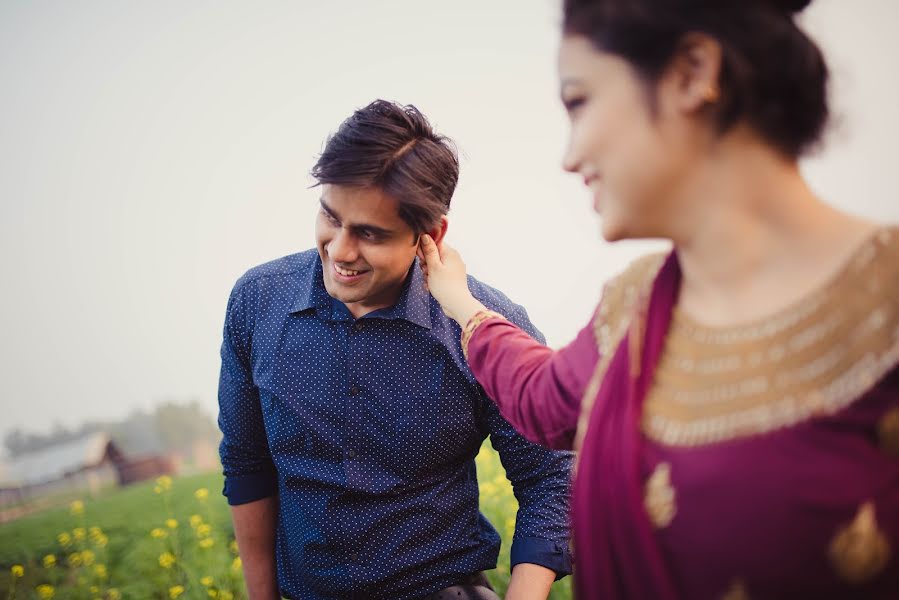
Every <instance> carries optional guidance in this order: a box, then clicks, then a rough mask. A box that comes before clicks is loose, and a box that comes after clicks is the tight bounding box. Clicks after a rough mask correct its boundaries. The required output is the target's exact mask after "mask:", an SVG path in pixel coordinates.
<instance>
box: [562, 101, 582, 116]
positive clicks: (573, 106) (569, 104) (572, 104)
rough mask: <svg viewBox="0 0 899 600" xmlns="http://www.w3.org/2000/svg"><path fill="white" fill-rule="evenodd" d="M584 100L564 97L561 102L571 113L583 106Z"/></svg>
mask: <svg viewBox="0 0 899 600" xmlns="http://www.w3.org/2000/svg"><path fill="white" fill-rule="evenodd" d="M584 101H585V100H584V98H566V99H565V100H562V104H563V105H564V106H565V110H567V111H568V112H569V113H571V112H574V111H575V110H577V109H578V108H580V107H581V106H583V104H584Z"/></svg>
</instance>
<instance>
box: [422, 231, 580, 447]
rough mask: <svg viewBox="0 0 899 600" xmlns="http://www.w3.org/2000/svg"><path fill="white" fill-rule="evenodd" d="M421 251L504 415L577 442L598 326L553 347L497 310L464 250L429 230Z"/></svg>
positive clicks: (521, 427)
mask: <svg viewBox="0 0 899 600" xmlns="http://www.w3.org/2000/svg"><path fill="white" fill-rule="evenodd" d="M421 250H422V254H423V258H424V261H423V265H424V269H425V274H426V276H427V281H428V288H429V290H430V292H431V294H432V295H433V296H434V298H436V299H437V301H438V302H440V305H441V307H442V308H443V311H444V312H445V313H446V314H447V315H448V316H449V317H450V318H452V319H453V320H455V321H456V322H457V323H459V324H460V326H462V327H463V331H464V334H463V347H465V348H466V349H467V357H468V363H469V366H470V367H471V371H472V373H473V374H474V376H475V378H477V380H478V382H479V383H480V384H481V385H482V386H483V387H484V390H485V391H486V393H487V395H488V396H489V397H490V398H491V399H492V400H493V401H494V402H496V404H497V406H498V407H499V409H500V412H501V413H502V415H503V417H505V418H506V420H508V421H509V422H510V423H511V424H512V426H513V427H515V429H516V430H518V431H519V432H520V433H521V434H522V435H523V436H524V437H526V438H527V439H529V440H531V441H533V442H536V443H538V444H541V445H544V446H548V447H551V448H558V449H561V448H565V449H569V448H571V446H572V444H573V440H574V433H575V430H576V428H577V420H578V416H579V410H580V403H581V396H582V395H583V393H584V390H585V389H586V387H587V382H588V380H589V379H590V376H591V375H592V372H593V367H594V365H595V364H596V362H597V359H598V351H597V346H596V342H595V337H594V334H593V328H592V326H587V327H585V328H584V329H583V330H582V331H581V332H580V334H578V336H577V338H575V340H574V341H573V342H572V343H571V344H569V345H568V346H567V347H565V348H563V349H562V350H559V351H553V350H551V349H550V348H547V347H546V346H544V345H543V344H541V343H539V342H537V341H535V340H534V339H533V338H531V336H529V335H528V334H527V333H525V332H524V331H522V330H521V329H519V328H518V327H516V326H515V325H513V324H512V323H510V322H509V321H507V320H505V319H504V318H502V317H501V316H492V317H491V316H490V313H489V311H488V310H487V309H486V307H484V305H483V304H481V303H480V302H479V301H478V300H477V299H475V298H474V296H472V294H471V292H470V291H469V289H468V282H467V277H466V273H465V264H464V263H463V262H462V259H461V257H460V256H459V253H458V252H456V251H455V250H454V249H452V248H450V247H449V246H446V245H445V244H442V245H441V246H440V247H439V248H438V247H437V245H436V244H434V241H433V240H432V239H431V238H430V237H429V236H427V235H424V236H422V246H421ZM494 314H495V313H494ZM485 317H487V318H485ZM466 342H467V344H466Z"/></svg>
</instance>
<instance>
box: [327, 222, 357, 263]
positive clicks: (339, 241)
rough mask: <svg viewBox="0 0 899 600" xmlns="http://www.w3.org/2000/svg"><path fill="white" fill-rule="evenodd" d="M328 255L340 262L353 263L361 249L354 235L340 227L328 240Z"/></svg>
mask: <svg viewBox="0 0 899 600" xmlns="http://www.w3.org/2000/svg"><path fill="white" fill-rule="evenodd" d="M328 256H330V257H331V260H333V261H334V262H338V263H353V262H355V261H356V259H357V258H358V257H359V249H358V246H357V244H356V241H355V239H354V237H353V235H352V234H351V233H349V232H347V231H346V230H344V229H339V230H337V232H336V233H335V234H334V237H333V238H331V241H330V242H328Z"/></svg>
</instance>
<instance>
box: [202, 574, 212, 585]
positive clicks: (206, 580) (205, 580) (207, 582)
mask: <svg viewBox="0 0 899 600" xmlns="http://www.w3.org/2000/svg"><path fill="white" fill-rule="evenodd" d="M213 581H214V580H213V579H212V576H211V575H207V576H206V577H201V578H200V583H202V584H203V585H204V586H206V587H211V586H212V582H213Z"/></svg>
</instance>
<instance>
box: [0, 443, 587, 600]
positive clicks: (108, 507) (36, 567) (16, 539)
mask: <svg viewBox="0 0 899 600" xmlns="http://www.w3.org/2000/svg"><path fill="white" fill-rule="evenodd" d="M478 479H479V481H480V484H481V509H482V510H483V512H484V514H485V515H486V516H487V517H488V518H489V519H490V521H491V522H492V523H493V525H494V526H495V527H496V528H497V529H498V530H499V531H500V533H501V534H502V537H503V548H502V552H501V554H500V562H499V565H498V567H497V569H496V570H495V571H491V572H490V573H489V576H490V579H491V581H492V582H493V584H494V586H495V587H496V588H497V591H498V592H500V595H502V593H503V592H504V591H505V589H506V585H507V584H508V579H509V542H510V541H511V539H512V532H513V529H514V525H515V511H516V510H517V503H516V501H515V497H514V496H513V495H512V490H511V487H510V485H509V483H508V481H507V480H506V478H505V475H504V472H503V469H502V466H501V465H500V463H499V459H498V457H497V455H496V453H495V452H494V451H493V449H492V448H490V447H489V445H486V444H485V446H484V448H483V449H482V450H481V453H480V455H479V456H478ZM221 489H222V479H221V476H220V475H218V474H215V473H213V474H206V475H196V476H191V477H182V478H176V479H174V480H170V479H168V478H162V479H161V480H158V481H156V482H149V483H144V484H138V485H134V486H130V487H128V488H125V489H123V490H114V491H110V492H108V493H106V494H104V495H103V496H102V497H100V498H97V499H95V500H87V499H85V500H84V501H80V500H76V501H74V502H72V503H70V504H69V505H68V506H66V507H62V508H56V509H50V510H46V511H44V512H41V513H39V514H35V515H31V516H28V517H24V518H22V519H19V520H17V521H14V522H12V523H8V524H5V525H0V568H2V570H0V594H2V596H0V598H17V599H29V600H30V599H42V600H44V599H49V598H56V599H64V600H69V599H71V600H94V599H102V600H124V599H135V600H145V599H146V600H151V599H159V600H172V599H178V598H180V599H181V600H207V599H208V598H217V599H219V600H244V599H245V598H246V594H245V592H244V590H243V578H242V574H241V565H240V556H239V553H238V549H237V546H236V544H235V543H234V534H233V531H232V528H231V521H230V516H229V513H228V507H227V504H226V503H225V500H224V498H223V497H222V496H221V493H220V490H221ZM550 598H552V599H553V600H568V599H570V598H571V590H570V578H566V579H564V580H562V581H560V582H557V583H556V584H555V585H554V586H553V591H552V595H551V596H550Z"/></svg>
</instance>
